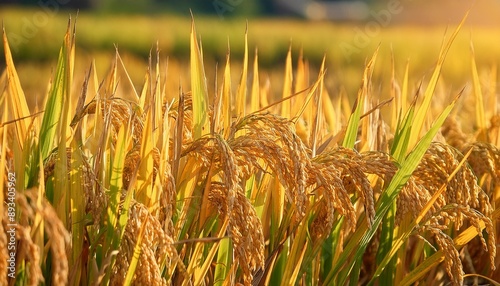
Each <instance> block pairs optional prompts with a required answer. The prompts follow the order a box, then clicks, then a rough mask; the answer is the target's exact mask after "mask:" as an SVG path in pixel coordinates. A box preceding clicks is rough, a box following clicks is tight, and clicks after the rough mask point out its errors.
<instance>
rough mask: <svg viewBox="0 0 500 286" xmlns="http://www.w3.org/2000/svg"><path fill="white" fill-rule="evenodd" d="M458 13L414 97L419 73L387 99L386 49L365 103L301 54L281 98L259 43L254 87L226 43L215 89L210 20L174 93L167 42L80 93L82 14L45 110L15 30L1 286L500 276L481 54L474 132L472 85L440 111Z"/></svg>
mask: <svg viewBox="0 0 500 286" xmlns="http://www.w3.org/2000/svg"><path fill="white" fill-rule="evenodd" d="M464 20H465V19H464ZM462 24H463V22H462V23H461V24H460V25H459V26H458V27H457V28H456V30H455V31H454V32H453V33H452V34H451V35H450V36H449V37H448V38H446V39H445V41H444V42H443V43H444V44H443V46H442V48H441V51H440V54H439V56H438V60H437V63H436V65H435V67H434V72H433V74H432V76H431V78H430V79H429V81H428V82H425V84H422V85H421V87H422V90H421V89H417V90H416V91H415V96H413V100H410V99H411V98H412V95H411V94H410V92H411V91H410V90H411V87H408V77H409V74H408V65H407V68H406V72H405V74H404V76H403V80H402V82H399V81H398V80H397V76H396V75H395V72H394V63H393V65H392V74H393V76H392V79H391V82H392V84H391V95H392V98H391V99H389V100H385V101H383V100H381V99H380V96H379V95H378V94H376V93H375V92H374V91H373V89H372V78H371V75H372V71H373V69H374V66H375V65H376V64H377V55H378V50H376V51H375V52H374V54H373V56H372V57H371V59H370V60H369V61H367V64H366V67H365V70H364V74H363V77H362V79H361V86H360V89H359V93H358V94H357V96H356V98H355V100H354V101H353V102H349V99H348V98H347V97H345V96H342V95H333V94H331V91H328V90H327V88H326V87H325V83H324V82H325V78H326V77H328V73H327V71H326V67H325V61H323V65H322V66H321V68H320V69H319V73H318V74H317V75H316V76H314V75H312V72H311V70H309V67H308V64H307V60H305V58H304V56H303V55H302V53H300V56H299V58H298V61H297V63H296V68H295V69H294V67H293V66H294V63H293V60H292V50H291V49H290V50H289V52H288V55H287V59H286V63H285V68H284V80H283V89H282V90H283V92H282V94H281V95H280V97H276V96H273V95H272V94H271V92H270V90H269V89H268V88H266V85H265V84H263V83H261V81H260V77H259V64H258V50H256V51H255V56H254V58H253V60H254V61H253V63H250V60H249V58H250V56H249V48H248V46H249V45H248V40H247V37H245V52H244V56H243V64H242V70H241V76H240V78H239V83H238V86H237V87H234V86H232V82H233V81H232V77H234V75H233V74H234V71H231V58H230V53H229V51H228V53H227V56H226V61H225V63H224V64H225V66H224V67H223V77H222V79H221V80H220V82H219V81H217V82H216V83H215V84H216V89H215V91H214V93H213V94H211V93H210V92H209V90H210V89H209V88H208V85H209V84H212V83H208V82H207V76H206V71H205V67H204V60H203V53H202V47H201V44H200V43H199V41H198V35H197V34H196V30H195V25H194V21H193V23H192V26H191V35H190V66H189V67H190V75H189V77H190V86H179V90H178V93H176V94H172V91H170V90H167V89H166V88H165V86H166V83H165V80H166V79H165V78H166V76H165V73H166V72H168V71H165V70H164V69H163V68H162V67H163V66H162V65H161V63H160V62H161V61H160V56H159V52H158V51H157V52H156V53H155V54H151V55H150V65H149V67H148V69H147V73H146V75H145V80H144V84H143V86H142V88H141V89H136V87H135V86H134V84H133V83H132V81H131V79H130V77H129V76H128V72H127V69H126V67H125V65H124V64H123V61H122V60H121V57H120V55H119V53H118V52H117V53H116V57H115V60H114V64H113V65H112V67H111V68H110V70H109V73H107V74H106V75H105V76H104V77H102V78H99V77H98V74H97V72H96V69H95V64H91V65H90V67H89V69H88V70H87V71H86V72H85V75H84V76H83V77H84V78H83V84H82V86H79V87H77V86H75V84H74V82H75V77H76V76H75V75H74V74H75V72H74V62H75V36H76V28H75V25H74V24H73V23H72V21H71V20H70V21H69V22H68V28H67V32H66V34H65V36H64V41H63V44H62V47H61V50H60V54H59V60H58V64H57V67H56V68H55V71H54V74H53V77H52V79H51V81H50V83H49V87H48V92H47V97H46V99H45V103H44V104H43V105H42V106H43V108H41V109H40V110H30V109H29V108H28V105H27V103H26V97H27V95H25V94H24V92H23V89H22V87H21V85H20V81H19V78H18V75H17V72H16V68H15V65H14V62H13V60H12V54H11V51H10V48H9V43H8V39H7V36H6V33H5V31H4V33H3V43H4V45H3V46H4V54H5V59H6V69H5V71H4V72H3V73H2V75H1V77H0V87H3V88H2V94H1V97H0V108H2V116H1V117H2V119H1V125H0V138H1V141H0V146H1V148H0V150H1V153H0V155H1V164H0V168H1V170H2V172H1V173H0V196H1V197H0V198H1V200H2V201H4V204H1V205H0V212H2V213H3V214H4V215H3V217H2V224H0V245H1V247H0V277H1V280H0V281H1V284H2V285H3V284H5V285H14V284H16V285H39V284H45V285H68V284H69V285H97V284H98V285H108V284H111V285H132V284H134V285H148V284H149V285H238V284H243V285H345V284H349V285H373V284H376V285H411V284H416V283H417V284H420V285H422V284H424V285H448V284H452V285H463V284H464V283H466V284H469V283H470V284H472V283H478V282H479V281H487V282H489V283H492V284H494V285H498V282H495V281H497V280H499V279H500V276H499V274H498V270H496V269H497V266H498V264H499V259H498V258H497V256H496V245H497V241H496V237H497V235H498V234H499V233H498V231H497V220H498V216H499V214H500V210H499V208H498V207H497V205H498V204H499V195H498V192H497V180H498V175H499V173H498V170H500V159H499V158H500V151H499V150H498V142H499V132H498V128H499V126H500V125H499V124H498V118H497V117H498V116H497V113H498V112H497V110H496V106H497V105H496V93H495V92H494V91H493V92H492V95H493V98H492V99H489V100H495V101H494V102H495V104H492V105H490V108H492V109H491V110H489V109H488V108H486V107H485V105H484V101H485V100H486V99H487V97H486V95H485V94H483V92H482V89H481V82H480V80H479V75H478V72H477V67H476V64H475V61H474V52H473V49H472V48H471V56H470V59H471V77H472V79H473V93H471V95H470V96H471V97H472V100H473V101H474V102H475V110H474V112H475V114H474V116H472V118H476V119H475V122H474V124H475V128H476V129H475V133H472V134H468V133H464V132H463V131H462V128H461V124H468V123H469V122H459V121H458V120H456V118H457V117H456V116H455V114H456V112H458V111H457V108H456V105H457V104H460V103H461V102H463V101H464V97H465V96H468V95H465V94H463V93H465V91H463V92H461V93H460V94H457V95H456V97H454V98H453V99H451V100H449V102H448V103H447V104H446V105H445V106H443V107H442V108H440V107H438V108H434V106H433V104H432V103H433V102H434V101H435V100H436V99H435V98H436V97H439V96H441V97H445V96H444V95H440V94H436V86H437V84H438V82H439V77H440V73H441V68H442V65H443V63H444V62H445V59H446V55H447V52H448V50H449V48H450V46H451V45H452V42H453V40H454V38H455V37H456V35H457V34H458V33H459V30H460V27H461V26H462ZM77 74H81V73H77ZM493 80H496V77H494V79H493ZM400 87H401V88H400ZM420 97H422V98H420ZM346 106H348V107H349V108H345V107H346ZM387 114H389V115H390V116H388V118H385V117H387V116H386V115H387ZM488 120H489V121H488Z"/></svg>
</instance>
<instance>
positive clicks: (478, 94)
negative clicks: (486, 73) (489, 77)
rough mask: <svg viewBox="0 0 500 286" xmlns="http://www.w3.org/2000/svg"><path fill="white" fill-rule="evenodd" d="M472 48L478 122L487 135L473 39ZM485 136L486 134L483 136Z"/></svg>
mask: <svg viewBox="0 0 500 286" xmlns="http://www.w3.org/2000/svg"><path fill="white" fill-rule="evenodd" d="M470 50H471V70H472V86H473V88H474V96H475V99H476V124H477V128H478V129H479V131H480V133H482V134H483V135H486V134H485V133H484V132H485V130H486V116H485V115H484V104H483V92H482V91H481V82H480V81H479V75H478V73H477V66H476V55H475V53H474V45H473V44H472V40H471V43H470ZM483 137H484V136H483ZM478 139H479V140H482V141H483V140H486V138H478Z"/></svg>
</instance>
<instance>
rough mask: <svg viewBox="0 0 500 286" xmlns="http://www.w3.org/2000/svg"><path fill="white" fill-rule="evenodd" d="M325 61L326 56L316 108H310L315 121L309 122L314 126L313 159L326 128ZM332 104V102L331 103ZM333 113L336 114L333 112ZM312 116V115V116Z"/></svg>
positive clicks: (312, 131)
mask: <svg viewBox="0 0 500 286" xmlns="http://www.w3.org/2000/svg"><path fill="white" fill-rule="evenodd" d="M325 60H326V57H325V56H324V57H323V61H322V62H321V68H320V69H319V73H320V75H322V76H320V78H319V86H318V88H317V89H316V98H315V105H314V108H310V109H309V110H310V112H311V113H312V112H314V121H313V117H311V118H310V120H311V121H308V122H312V124H313V127H312V128H311V135H310V137H311V149H312V157H315V156H316V147H317V144H318V142H319V140H320V138H318V137H320V134H319V132H320V130H323V128H324V125H323V124H322V122H323V121H324V117H323V104H322V103H323V89H324V88H325V84H324V80H325V77H324V74H325ZM328 101H330V99H329V98H328ZM330 104H331V102H330ZM332 112H334V111H333V110H332ZM311 115H312V114H311Z"/></svg>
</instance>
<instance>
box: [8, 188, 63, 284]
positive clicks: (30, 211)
mask: <svg viewBox="0 0 500 286" xmlns="http://www.w3.org/2000/svg"><path fill="white" fill-rule="evenodd" d="M37 194H38V191H37V189H36V188H33V189H30V190H26V191H25V192H23V193H17V195H16V202H17V205H18V207H19V208H20V210H21V213H22V214H23V215H24V216H26V219H21V222H25V223H28V222H29V221H34V218H35V214H39V215H41V216H42V219H43V221H44V231H45V234H46V237H47V238H48V245H47V247H49V248H50V250H51V253H52V284H53V285H67V283H68V274H69V272H68V270H69V269H68V257H67V251H68V250H69V248H70V235H69V233H68V231H67V230H66V228H65V227H64V225H63V223H62V222H61V220H60V219H59V218H58V217H57V214H56V212H55V210H54V209H53V207H52V205H51V204H50V203H49V202H48V201H47V200H46V199H42V205H41V208H39V207H38V206H37V205H36V202H37ZM23 227H25V228H27V229H31V227H30V226H28V225H26V226H23ZM27 229H26V230H27ZM28 233H29V232H28ZM25 238H27V237H25ZM37 248H38V247H36V246H33V247H28V249H29V251H30V255H29V257H32V259H33V260H37V259H38V261H39V259H40V258H39V256H38V255H39V254H35V253H34V252H38V251H40V250H38V249H37ZM37 257H38V258H37ZM38 261H33V264H34V265H38ZM32 267H34V266H32ZM30 271H35V272H33V273H38V271H37V270H30ZM40 273H41V272H40ZM47 278H48V277H45V279H47ZM32 279H33V281H35V280H36V281H41V279H43V278H40V277H38V276H33V278H32Z"/></svg>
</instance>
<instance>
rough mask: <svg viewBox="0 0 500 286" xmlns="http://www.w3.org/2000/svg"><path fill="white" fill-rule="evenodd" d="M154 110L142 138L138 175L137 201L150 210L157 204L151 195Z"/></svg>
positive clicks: (148, 114)
mask: <svg viewBox="0 0 500 286" xmlns="http://www.w3.org/2000/svg"><path fill="white" fill-rule="evenodd" d="M153 121H154V119H153V110H152V109H149V110H148V113H147V116H146V123H145V126H144V129H143V131H142V132H143V134H142V138H141V151H140V158H141V159H140V163H139V170H138V173H137V189H136V200H137V201H138V202H140V203H143V204H144V205H145V206H146V207H148V208H150V207H152V206H153V204H154V203H155V202H156V198H155V197H153V194H152V193H151V192H152V190H153V188H152V186H153V168H154V164H153V163H154V160H153V148H154V143H153V138H154V135H153V133H154V131H153Z"/></svg>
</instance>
